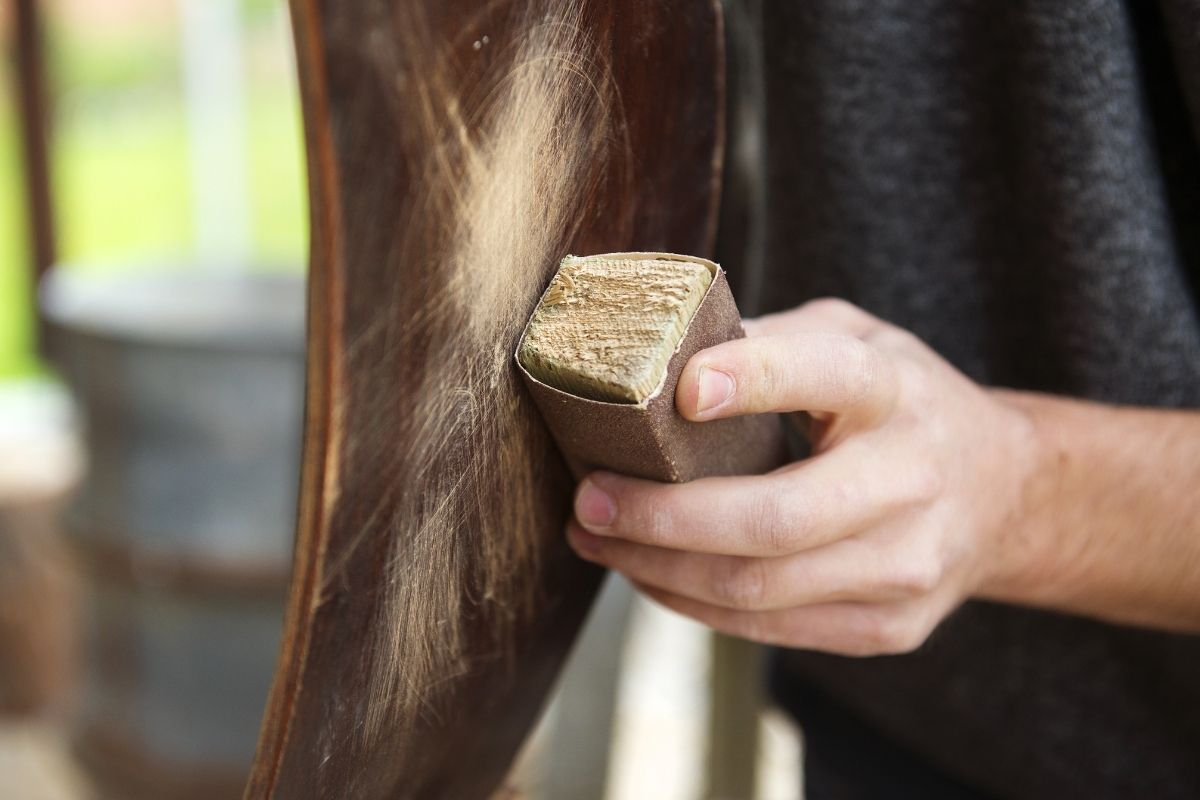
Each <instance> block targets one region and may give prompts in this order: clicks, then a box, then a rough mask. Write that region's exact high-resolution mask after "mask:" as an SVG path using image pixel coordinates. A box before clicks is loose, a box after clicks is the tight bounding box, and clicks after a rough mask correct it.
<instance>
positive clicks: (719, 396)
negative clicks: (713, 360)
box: [696, 367, 733, 414]
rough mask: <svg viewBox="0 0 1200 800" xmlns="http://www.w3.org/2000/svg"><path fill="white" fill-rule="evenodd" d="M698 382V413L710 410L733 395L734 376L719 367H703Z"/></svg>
mask: <svg viewBox="0 0 1200 800" xmlns="http://www.w3.org/2000/svg"><path fill="white" fill-rule="evenodd" d="M696 383H698V384H699V386H700V391H699V392H698V393H697V395H696V413H697V414H702V413H704V412H705V411H710V410H712V409H714V408H716V407H717V406H719V405H721V404H723V403H724V402H725V401H726V400H728V399H729V398H730V397H732V396H733V378H732V377H730V376H729V375H727V374H726V373H724V372H721V370H719V369H713V368H712V367H701V368H700V374H699V375H698V376H697V378H696Z"/></svg>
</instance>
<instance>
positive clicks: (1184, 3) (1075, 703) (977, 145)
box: [719, 0, 1200, 798]
mask: <svg viewBox="0 0 1200 800" xmlns="http://www.w3.org/2000/svg"><path fill="white" fill-rule="evenodd" d="M753 5H754V0H743V1H741V2H739V1H738V0H735V2H731V3H730V12H731V13H730V29H731V39H732V43H733V45H734V47H733V64H732V67H733V71H734V74H733V76H732V80H733V83H732V86H733V89H734V92H733V94H734V100H733V111H734V114H733V115H732V124H731V134H732V136H731V145H730V153H729V158H728V163H729V175H728V181H727V187H728V191H727V195H726V203H725V208H724V210H723V218H722V225H723V227H722V241H721V247H720V250H721V252H720V254H719V255H720V256H721V258H722V259H723V261H724V262H725V265H726V266H727V268H728V269H729V270H730V273H731V275H732V277H733V279H734V282H735V288H736V289H738V290H739V291H738V299H739V304H740V305H741V306H742V307H743V309H744V310H746V311H748V312H756V311H757V312H761V311H768V310H774V309H780V308H785V307H790V306H793V305H795V304H798V303H800V302H803V301H804V300H806V299H809V298H812V297H815V296H820V295H837V296H840V297H844V298H847V299H849V300H851V301H853V302H855V303H858V304H860V305H862V306H863V307H865V308H866V309H867V310H869V311H871V312H873V313H875V314H877V315H879V316H881V317H883V318H885V319H888V320H891V321H893V322H895V323H897V324H899V325H901V326H904V327H906V328H909V329H910V330H912V331H914V332H915V333H917V334H918V335H919V336H921V337H922V338H923V339H924V340H925V341H926V342H928V343H929V344H930V345H932V346H933V347H934V348H935V349H936V350H938V351H939V352H940V353H942V354H943V355H944V356H946V357H947V358H948V359H949V360H950V361H952V362H953V363H954V364H955V365H956V366H957V367H958V368H959V369H961V370H963V371H964V372H965V373H966V374H968V375H970V376H971V377H972V378H974V379H976V380H978V381H981V382H983V383H986V384H993V385H998V386H1008V387H1016V388H1027V389H1037V390H1042V391H1050V392H1057V393H1061V394H1066V395H1073V396H1078V397H1088V398H1096V399H1101V400H1106V401H1111V402H1117V403H1135V404H1145V405H1159V406H1177V407H1189V408H1194V407H1200V317H1198V307H1200V148H1198V146H1197V142H1200V136H1198V135H1197V133H1198V132H1200V0H1174V1H1172V0H1161V2H1158V3H1155V2H1137V0H1129V1H1128V2H1125V3H1122V2H1117V0H1041V1H1040V2H1038V1H1035V0H1028V1H1026V2H1015V1H1013V2H1005V1H1003V0H975V1H971V0H886V1H883V2H855V1H851V0H764V2H763V3H762V6H761V8H760V9H759V10H758V13H760V14H761V28H760V29H759V30H758V34H757V35H758V37H759V39H758V40H757V41H755V39H754V38H753V34H754V31H752V30H748V29H747V28H746V27H745V25H744V24H743V23H744V22H745V20H744V19H743V18H742V14H741V12H742V11H744V10H745V8H746V7H747V6H749V7H750V10H751V11H753ZM751 16H753V15H751ZM747 43H749V46H746V44H747ZM1196 446H1197V448H1200V442H1197V443H1196ZM1197 491H1200V486H1198V487H1197ZM1197 579H1198V580H1200V575H1198V576H1197ZM774 683H775V687H776V690H777V693H778V696H779V697H780V699H781V700H783V701H784V702H785V704H787V705H789V706H790V707H791V708H792V710H793V711H794V712H795V713H796V714H797V715H798V716H799V717H800V721H801V723H805V722H806V718H805V717H806V714H810V715H811V725H810V727H811V735H812V737H813V740H812V742H811V745H812V746H811V755H810V760H811V763H810V765H809V770H810V773H811V775H812V776H813V781H814V783H813V784H812V789H813V791H814V792H816V793H820V792H822V791H824V792H826V793H827V794H832V795H834V796H875V795H878V794H879V793H880V792H881V791H883V790H882V789H881V787H887V786H892V787H894V788H895V789H896V791H895V792H889V793H887V794H886V796H903V791H902V786H909V787H910V791H911V793H913V794H924V793H926V792H931V791H933V789H932V788H929V787H934V786H942V788H943V789H945V793H947V794H954V793H955V792H956V791H957V792H959V793H963V794H967V795H970V794H972V793H973V792H976V791H977V792H978V793H980V794H990V795H996V796H1003V797H1022V798H1026V797H1028V798H1038V797H1046V798H1064V797H1155V798H1168V797H1200V637H1190V636H1179V635H1171V634H1165V633H1160V632H1154V631H1149V630H1137V629H1132V628H1122V627H1115V626H1110V625H1106V624H1102V623H1099V622H1095V621H1090V620H1085V619H1077V618H1072V617H1066V616H1060V615H1056V614H1050V613H1045V612H1039V611H1033V610H1026V609H1020V608H1013V607H1007V606H999V605H991V604H983V603H970V604H968V605H967V606H966V607H964V608H962V609H961V610H960V611H958V612H957V613H956V614H954V615H953V616H952V617H951V618H950V619H948V620H947V621H946V622H945V623H944V624H943V625H942V626H941V628H939V629H938V631H936V632H935V634H934V636H933V637H932V639H931V640H930V641H929V642H928V643H927V644H926V645H925V646H924V647H923V648H922V649H920V650H919V651H918V652H916V653H913V654H911V655H906V656H898V657H887V658H875V659H848V658H839V657H833V656H826V655H818V654H813V653H786V654H782V655H781V657H780V658H779V659H778V663H777V665H776V671H775V677H774ZM843 720H844V721H846V724H845V725H843V724H842V721H843ZM847 748H849V752H850V753H851V754H852V756H853V758H852V759H849V760H847V759H845V758H844V756H845V753H846V752H847ZM839 753H840V754H841V755H839ZM839 760H840V761H844V762H845V763H841V764H840V763H839ZM855 765H857V767H856V766H855ZM856 773H857V774H856ZM939 775H940V776H941V777H940V778H939V777H937V776H939ZM922 776H924V777H922ZM875 778H880V779H881V780H880V781H874V779H875ZM926 779H928V781H930V782H929V783H922V781H924V780H926ZM939 782H941V783H939ZM913 787H916V788H913ZM921 787H924V788H921ZM947 787H949V788H947Z"/></svg>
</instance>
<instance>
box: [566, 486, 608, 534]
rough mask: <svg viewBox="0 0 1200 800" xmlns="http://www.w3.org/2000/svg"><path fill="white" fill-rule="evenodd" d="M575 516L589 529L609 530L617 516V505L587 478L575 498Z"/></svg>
mask: <svg viewBox="0 0 1200 800" xmlns="http://www.w3.org/2000/svg"><path fill="white" fill-rule="evenodd" d="M575 516H576V517H578V519H579V521H580V522H581V523H583V524H584V525H586V526H587V527H589V528H607V527H608V526H609V525H611V524H612V521H613V520H614V519H615V518H616V516H617V504H616V503H614V502H613V499H612V498H611V497H610V496H609V495H608V494H607V493H606V492H604V491H602V490H601V489H600V487H599V486H597V485H596V484H595V482H594V481H593V480H592V479H591V478H587V479H586V480H584V482H583V485H582V486H580V487H579V495H578V497H576V498H575Z"/></svg>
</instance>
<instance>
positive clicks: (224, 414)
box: [42, 269, 304, 800]
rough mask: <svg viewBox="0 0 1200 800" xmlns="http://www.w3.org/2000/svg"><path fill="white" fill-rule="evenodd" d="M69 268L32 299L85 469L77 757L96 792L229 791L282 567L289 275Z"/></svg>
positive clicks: (290, 477)
mask: <svg viewBox="0 0 1200 800" xmlns="http://www.w3.org/2000/svg"><path fill="white" fill-rule="evenodd" d="M83 274H85V273H82V272H78V271H74V270H70V271H68V270H61V269H60V270H58V271H55V272H52V273H51V275H50V276H49V278H48V279H47V281H46V282H45V283H44V284H43V293H42V301H43V306H44V308H45V311H46V315H47V318H48V320H49V322H50V335H51V340H50V345H51V353H52V355H53V357H54V359H55V361H56V362H57V364H58V365H59V366H60V368H61V369H62V371H63V373H64V374H65V376H66V377H67V379H68V381H69V383H70V384H71V386H72V388H73V390H74V392H75V394H76V396H77V400H78V403H79V405H80V408H81V411H82V415H83V420H84V426H83V427H84V441H85V444H86V450H87V458H88V462H89V467H88V470H87V474H86V477H85V479H84V482H83V486H82V488H81V491H80V493H79V497H78V500H77V502H76V503H75V504H74V506H73V508H72V510H71V512H70V513H69V515H68V527H69V529H70V530H71V532H72V534H73V537H72V538H73V540H74V541H75V542H76V544H77V545H78V549H79V552H80V553H81V555H82V558H81V561H82V563H83V565H84V568H85V571H86V573H87V575H88V576H89V578H90V580H89V582H88V586H89V590H88V597H87V603H86V605H87V607H88V617H89V619H88V625H87V628H88V631H89V636H88V642H89V644H88V653H89V657H88V660H87V664H88V670H87V675H86V690H85V692H84V703H83V709H82V712H81V715H80V720H79V726H78V749H79V752H80V755H81V756H82V757H83V759H84V761H85V763H86V764H87V765H88V767H89V769H90V771H91V772H92V773H93V776H94V777H95V779H96V781H97V783H98V784H99V785H100V787H101V791H102V793H103V794H104V795H105V796H111V797H121V798H132V799H134V800H136V798H142V797H146V798H150V797H154V798H160V797H172V798H188V797H197V798H201V797H203V798H211V799H213V800H217V799H219V798H222V797H240V796H241V790H242V786H243V785H244V782H245V778H246V774H247V772H248V769H249V765H250V761H251V758H252V756H253V753H254V743H255V738H256V736H257V732H258V726H259V721H260V717H261V714H262V708H263V704H264V701H265V698H266V694H267V688H268V685H269V683H270V679H271V673H272V669H273V667H274V662H275V655H276V649H277V646H278V640H279V632H280V627H281V622H282V613H283V597H284V592H285V588H286V582H287V571H288V569H289V567H290V551H291V538H292V527H293V521H294V513H295V511H294V509H295V501H296V498H295V493H296V489H297V486H298V464H299V446H300V434H301V415H302V397H303V293H304V292H303V281H302V280H301V278H300V277H299V276H294V275H280V274H274V275H262V274H255V275H247V274H244V273H230V272H216V271H196V270H190V271H175V272H171V273H158V274H156V275H138V276H131V277H124V278H118V279H104V280H100V279H93V278H85V277H81V276H82V275H83Z"/></svg>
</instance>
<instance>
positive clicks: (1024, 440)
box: [976, 389, 1081, 606]
mask: <svg viewBox="0 0 1200 800" xmlns="http://www.w3.org/2000/svg"><path fill="white" fill-rule="evenodd" d="M988 391H989V393H990V394H991V396H992V398H993V399H994V400H995V401H996V402H998V403H999V404H1000V405H1001V406H1002V407H1003V408H1004V409H1005V410H1006V412H1007V413H1008V414H1009V415H1010V420H1011V425H1010V426H1009V429H1010V431H1011V433H1010V436H1009V446H1008V447H1007V448H1006V449H1005V452H1004V458H1005V460H1006V463H1007V466H1008V469H1007V475H1008V477H1007V480H1006V481H1005V485H1004V488H1005V489H1006V494H1007V501H1006V502H1003V503H1002V504H1001V512H1000V514H999V519H998V520H997V522H996V526H997V529H996V532H995V536H994V539H993V541H994V542H995V547H994V548H993V550H992V554H991V555H992V559H991V560H992V565H991V569H989V570H987V572H986V579H985V580H984V581H983V582H981V584H980V585H979V587H978V590H977V592H976V594H977V595H978V596H979V597H982V598H985V599H990V600H1000V601H1004V602H1010V603H1018V604H1022V605H1035V606H1046V605H1056V604H1057V602H1056V599H1057V597H1058V595H1059V594H1061V593H1062V592H1064V591H1069V589H1067V588H1066V586H1068V585H1069V584H1070V580H1071V578H1070V576H1071V573H1072V572H1073V570H1074V569H1075V568H1076V567H1077V566H1078V565H1079V564H1080V563H1081V559H1080V558H1079V556H1080V555H1081V554H1080V553H1079V552H1078V543H1076V542H1072V541H1068V540H1067V539H1068V535H1067V534H1068V532H1069V531H1071V530H1075V529H1077V526H1073V525H1070V524H1069V523H1068V522H1067V521H1065V520H1064V519H1062V517H1063V514H1064V512H1065V511H1066V510H1067V509H1069V508H1071V502H1070V501H1069V499H1067V497H1066V496H1067V495H1068V494H1069V493H1070V489H1069V487H1070V481H1069V479H1068V472H1069V467H1070V464H1071V461H1072V456H1071V448H1070V444H1069V438H1070V431H1069V429H1068V427H1067V426H1065V425H1064V424H1063V423H1064V419H1063V418H1062V415H1061V409H1060V408H1059V407H1058V406H1059V405H1060V403H1061V402H1062V401H1059V400H1057V399H1055V398H1051V397H1047V396H1044V395H1037V394H1032V393H1027V392H1018V391H1012V390H1007V389H990V390H988Z"/></svg>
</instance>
